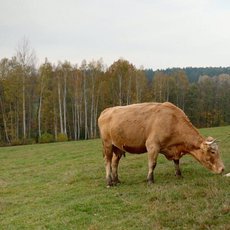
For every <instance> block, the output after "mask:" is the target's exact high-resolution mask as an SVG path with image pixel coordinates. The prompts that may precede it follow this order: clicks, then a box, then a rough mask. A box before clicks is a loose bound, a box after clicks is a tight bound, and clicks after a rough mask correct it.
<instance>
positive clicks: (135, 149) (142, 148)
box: [123, 145, 147, 153]
mask: <svg viewBox="0 0 230 230" xmlns="http://www.w3.org/2000/svg"><path fill="white" fill-rule="evenodd" d="M123 149H124V150H125V151H126V152H129V153H146V152H147V149H146V147H145V146H144V145H140V146H128V145H123Z"/></svg>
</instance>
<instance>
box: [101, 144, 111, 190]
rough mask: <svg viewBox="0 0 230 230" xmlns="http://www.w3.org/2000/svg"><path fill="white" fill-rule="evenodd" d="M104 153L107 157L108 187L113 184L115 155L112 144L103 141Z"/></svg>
mask: <svg viewBox="0 0 230 230" xmlns="http://www.w3.org/2000/svg"><path fill="white" fill-rule="evenodd" d="M103 155H104V159H105V171H106V183H107V187H110V186H112V185H113V182H112V176H111V172H112V170H111V164H112V157H113V151H112V144H109V143H106V142H103Z"/></svg>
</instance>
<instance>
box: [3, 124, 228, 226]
mask: <svg viewBox="0 0 230 230" xmlns="http://www.w3.org/2000/svg"><path fill="white" fill-rule="evenodd" d="M201 132H202V133H203V134H204V135H205V136H208V135H211V136H213V137H216V138H218V140H219V141H220V143H219V145H220V148H221V151H222V159H223V161H224V163H225V167H226V172H229V171H230V126H228V127H221V128H210V129H202V130H201ZM101 150H102V146H101V141H100V140H99V139H98V140H89V141H78V142H65V143H54V144H40V145H27V146H18V147H4V148H0V162H1V166H0V226H1V227H0V228H1V229H89V230H97V229H124V230H125V229H217V230H219V229H230V223H229V221H230V187H229V183H230V179H229V177H228V178H227V177H223V176H219V175H214V174H212V173H211V172H209V171H208V170H206V169H205V168H203V167H202V166H201V165H200V164H199V163H197V162H196V161H195V160H193V158H192V157H190V156H185V157H183V158H182V160H181V169H182V173H183V176H184V178H183V179H177V178H176V177H175V176H174V167H173V164H172V162H170V161H167V160H166V159H165V158H164V157H163V156H160V157H159V158H158V165H157V167H156V170H155V184H154V185H153V186H147V184H146V181H145V179H146V176H147V154H142V155H131V154H126V158H123V159H122V160H121V163H120V179H121V180H122V184H120V185H119V186H117V187H113V188H109V189H108V188H106V185H105V170H104V161H103V158H102V151H101Z"/></svg>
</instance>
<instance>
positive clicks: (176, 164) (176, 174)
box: [173, 160, 182, 178]
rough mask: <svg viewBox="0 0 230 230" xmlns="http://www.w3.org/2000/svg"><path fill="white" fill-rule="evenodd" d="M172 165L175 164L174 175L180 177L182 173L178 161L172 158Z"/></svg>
mask: <svg viewBox="0 0 230 230" xmlns="http://www.w3.org/2000/svg"><path fill="white" fill-rule="evenodd" d="M173 161H174V166H175V176H176V177H178V178H182V174H181V171H180V161H179V160H173Z"/></svg>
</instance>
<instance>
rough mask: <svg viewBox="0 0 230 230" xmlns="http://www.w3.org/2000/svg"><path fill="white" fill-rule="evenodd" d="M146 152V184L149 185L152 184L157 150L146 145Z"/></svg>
mask: <svg viewBox="0 0 230 230" xmlns="http://www.w3.org/2000/svg"><path fill="white" fill-rule="evenodd" d="M147 151H148V166H149V171H148V176H147V182H148V184H149V185H150V184H153V183H154V174H153V171H154V169H155V167H156V164H157V157H158V153H159V149H158V148H157V146H155V145H151V144H150V145H147Z"/></svg>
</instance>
